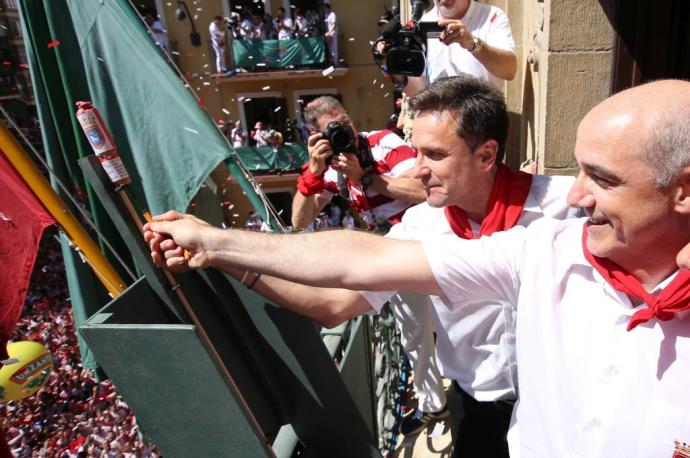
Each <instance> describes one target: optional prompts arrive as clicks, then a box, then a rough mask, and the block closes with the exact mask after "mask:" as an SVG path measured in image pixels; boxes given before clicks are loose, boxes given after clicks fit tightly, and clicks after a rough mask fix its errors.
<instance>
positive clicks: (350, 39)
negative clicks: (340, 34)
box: [347, 37, 355, 41]
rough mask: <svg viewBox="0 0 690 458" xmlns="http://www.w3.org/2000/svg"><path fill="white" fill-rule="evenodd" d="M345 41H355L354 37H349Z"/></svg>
mask: <svg viewBox="0 0 690 458" xmlns="http://www.w3.org/2000/svg"><path fill="white" fill-rule="evenodd" d="M347 41H355V37H350V38H348V39H347Z"/></svg>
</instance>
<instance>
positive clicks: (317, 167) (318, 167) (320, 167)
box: [307, 132, 333, 175]
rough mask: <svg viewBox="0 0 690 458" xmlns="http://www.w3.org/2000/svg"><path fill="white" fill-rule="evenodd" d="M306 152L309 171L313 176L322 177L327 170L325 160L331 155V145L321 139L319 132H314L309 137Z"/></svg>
mask: <svg viewBox="0 0 690 458" xmlns="http://www.w3.org/2000/svg"><path fill="white" fill-rule="evenodd" d="M307 150H308V151H309V170H310V171H311V173H313V174H314V175H323V173H324V172H325V171H326V169H327V168H328V164H327V163H326V160H327V159H328V158H329V157H330V156H331V155H332V154H333V150H332V149H331V143H330V142H329V141H328V140H326V139H325V138H322V135H321V132H316V133H314V134H311V135H310V136H309V139H308V140H307Z"/></svg>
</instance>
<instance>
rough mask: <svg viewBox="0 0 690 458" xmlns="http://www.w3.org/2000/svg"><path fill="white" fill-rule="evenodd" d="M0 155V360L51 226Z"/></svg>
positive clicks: (5, 356)
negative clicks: (44, 234) (42, 238)
mask: <svg viewBox="0 0 690 458" xmlns="http://www.w3.org/2000/svg"><path fill="white" fill-rule="evenodd" d="M54 223H55V221H54V220H53V218H52V216H50V215H49V214H48V212H47V211H46V210H45V209H44V208H43V206H42V205H41V203H40V202H39V201H38V199H37V198H36V196H34V194H33V193H32V192H31V190H30V189H29V188H28V187H27V185H26V183H24V180H22V178H21V177H20V176H19V174H18V173H17V171H16V170H14V167H12V164H10V163H9V161H8V160H7V158H6V157H5V154H4V153H3V152H2V151H0V259H1V260H2V261H0V360H2V359H7V358H8V355H7V349H6V348H5V347H6V343H7V340H8V339H9V337H10V334H11V333H12V330H13V329H14V326H15V324H16V323H17V320H18V319H19V315H20V313H21V310H22V306H23V304H24V299H25V297H26V291H27V288H28V286H29V279H30V277H31V271H32V270H33V267H34V262H35V261H36V251H37V250H38V244H39V242H40V240H41V235H42V234H43V229H45V228H46V227H47V226H50V225H51V224H54Z"/></svg>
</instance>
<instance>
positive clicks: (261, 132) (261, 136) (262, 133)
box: [252, 121, 268, 147]
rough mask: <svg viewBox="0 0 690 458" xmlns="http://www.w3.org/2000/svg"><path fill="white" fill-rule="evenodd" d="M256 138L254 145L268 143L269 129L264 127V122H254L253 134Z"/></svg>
mask: <svg viewBox="0 0 690 458" xmlns="http://www.w3.org/2000/svg"><path fill="white" fill-rule="evenodd" d="M252 138H253V139H254V146H256V147H261V146H266V145H268V131H267V130H266V128H264V123H263V122H261V121H257V122H256V124H254V134H253V135H252Z"/></svg>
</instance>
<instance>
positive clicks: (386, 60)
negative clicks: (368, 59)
mask: <svg viewBox="0 0 690 458" xmlns="http://www.w3.org/2000/svg"><path fill="white" fill-rule="evenodd" d="M424 6H425V3H424V1H423V0H412V19H411V20H410V21H409V22H408V23H407V24H406V25H405V26H404V27H403V26H402V25H401V24H400V17H399V16H393V17H392V18H391V19H389V20H388V21H387V23H386V26H385V27H384V29H383V31H382V32H381V36H380V37H379V38H377V39H376V41H375V42H374V44H373V45H372V48H371V50H372V54H373V55H374V61H376V64H377V65H378V66H379V67H380V68H381V69H382V70H384V71H385V72H386V73H389V74H391V75H404V76H420V75H422V74H423V73H424V69H425V67H426V58H425V56H424V54H425V51H426V38H427V34H429V33H431V32H436V33H440V32H441V31H442V30H443V29H442V28H441V27H439V26H438V25H437V24H436V23H434V22H419V20H420V19H421V17H422V14H424ZM380 43H383V50H380V49H378V48H379V44H380Z"/></svg>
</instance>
